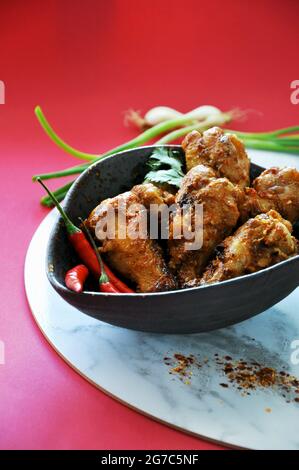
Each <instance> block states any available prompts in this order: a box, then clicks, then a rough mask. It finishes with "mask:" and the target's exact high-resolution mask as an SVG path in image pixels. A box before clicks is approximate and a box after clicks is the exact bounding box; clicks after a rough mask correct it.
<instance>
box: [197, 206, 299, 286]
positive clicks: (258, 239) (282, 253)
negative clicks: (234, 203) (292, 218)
mask: <svg viewBox="0 0 299 470" xmlns="http://www.w3.org/2000/svg"><path fill="white" fill-rule="evenodd" d="M291 231H292V225H291V223H290V222H289V221H287V220H285V219H283V218H282V217H281V216H280V214H278V212H276V211H274V210H270V211H269V212H267V213H266V214H260V215H257V216H256V217H255V218H254V219H249V220H248V221H247V222H246V223H245V224H244V225H242V226H241V227H240V228H239V229H238V230H237V231H236V233H234V234H233V235H232V236H230V237H228V238H226V239H225V240H224V241H223V243H222V244H221V245H220V246H219V247H218V248H217V250H218V255H217V258H216V259H215V260H214V261H212V263H211V264H210V266H208V268H207V269H206V271H205V272H204V274H203V276H202V279H201V281H200V284H201V285H204V284H207V283H213V282H220V281H225V280H226V279H231V278H234V277H238V276H242V275H244V274H249V273H253V272H256V271H259V270H261V269H264V268H266V267H268V266H272V265H273V264H276V263H278V262H279V261H283V260H285V259H287V258H290V257H292V256H295V255H296V254H298V241H297V240H296V238H294V237H293V236H292V235H291Z"/></svg>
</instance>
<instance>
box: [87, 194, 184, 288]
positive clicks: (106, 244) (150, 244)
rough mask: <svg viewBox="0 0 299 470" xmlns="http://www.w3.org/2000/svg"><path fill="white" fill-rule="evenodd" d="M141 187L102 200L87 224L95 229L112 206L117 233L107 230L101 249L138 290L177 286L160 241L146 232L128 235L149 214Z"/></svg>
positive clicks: (109, 261) (117, 270)
mask: <svg viewBox="0 0 299 470" xmlns="http://www.w3.org/2000/svg"><path fill="white" fill-rule="evenodd" d="M147 189H148V188H147ZM139 191H141V188H140V187H139V188H138V190H137V191H136V193H135V192H134V188H133V189H132V191H128V192H126V193H123V194H119V195H118V196H116V197H114V198H110V199H106V200H105V201H102V202H101V204H99V205H98V206H97V207H96V208H95V209H94V210H93V211H92V212H91V214H90V215H89V217H88V219H87V222H86V223H87V226H88V227H89V229H90V230H91V231H93V233H94V231H95V229H96V226H97V224H98V222H100V221H101V219H102V221H103V222H104V217H105V216H106V215H107V213H108V209H113V211H114V213H115V214H116V215H115V235H114V238H112V237H109V236H108V234H106V236H104V237H103V238H102V239H101V241H102V246H101V249H100V251H101V253H103V255H104V256H105V258H106V260H107V262H108V264H109V266H110V267H111V268H112V269H113V270H115V271H116V272H118V273H119V274H121V275H122V276H123V277H124V278H127V279H130V280H131V281H132V282H133V283H135V284H136V290H137V292H159V291H168V290H172V289H175V288H176V282H175V279H174V277H173V275H172V274H171V273H170V271H169V269H168V267H167V265H166V263H165V260H164V258H163V252H162V249H161V247H160V246H159V245H158V243H157V241H156V240H150V239H149V237H148V235H147V233H146V232H145V233H144V237H145V238H144V239H142V238H135V239H134V238H132V237H131V236H129V234H130V233H134V231H136V230H138V228H139V225H138V224H139V220H140V216H144V217H145V219H146V217H147V214H146V212H147V210H146V208H145V207H144V205H143V204H142V202H143V201H142V198H141V197H139V195H138V193H139ZM124 210H125V214H124V217H121V216H120V215H121V211H124ZM142 212H143V214H142ZM103 228H104V229H105V227H103ZM122 232H123V233H125V238H122V236H121V233H122Z"/></svg>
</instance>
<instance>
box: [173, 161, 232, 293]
mask: <svg viewBox="0 0 299 470" xmlns="http://www.w3.org/2000/svg"><path fill="white" fill-rule="evenodd" d="M239 191H240V190H239V189H238V188H237V187H236V186H234V185H233V184H232V183H231V182H230V181H229V180H228V179H226V178H217V176H216V173H215V171H214V170H213V169H212V168H209V167H207V166H204V165H198V166H195V167H193V168H192V169H191V170H190V171H189V172H188V173H187V175H186V176H185V177H184V179H183V182H182V185H181V188H180V190H179V191H178V193H177V195H176V203H177V206H178V215H177V214H176V213H174V215H173V218H172V220H171V222H170V239H169V243H168V248H169V255H170V261H169V267H170V268H171V270H172V271H173V272H175V273H176V275H177V277H178V281H179V284H180V286H181V287H192V286H195V285H197V284H198V282H199V278H200V275H201V274H202V272H203V270H204V268H205V266H206V264H207V262H208V260H209V258H210V257H211V254H212V253H213V250H214V249H215V247H216V245H218V244H219V243H220V242H221V241H222V240H223V238H224V237H226V236H228V235H229V234H230V233H231V232H232V230H233V228H234V227H235V226H236V224H237V221H238V218H239V210H238V198H239ZM195 204H203V244H202V247H201V248H200V249H198V250H188V249H186V242H189V241H190V240H186V239H185V238H184V237H182V238H181V239H174V237H173V232H174V228H175V225H176V224H177V223H181V217H180V212H179V209H181V208H183V207H185V208H186V207H188V208H189V209H190V210H191V211H192V218H191V220H192V230H193V231H194V205H195ZM177 219H178V220H177Z"/></svg>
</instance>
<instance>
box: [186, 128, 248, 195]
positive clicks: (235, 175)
mask: <svg viewBox="0 0 299 470" xmlns="http://www.w3.org/2000/svg"><path fill="white" fill-rule="evenodd" d="M182 147H183V149H184V150H185V154H186V166H187V171H189V170H190V169H191V168H193V167H194V166H196V165H199V164H202V165H208V166H210V167H211V168H213V170H214V171H215V172H216V174H217V176H219V177H226V178H227V179H228V180H229V181H231V182H232V183H234V184H236V185H238V186H239V187H240V188H245V187H246V186H249V182H250V178H249V172H250V160H249V158H248V155H247V153H246V151H245V147H244V145H243V143H242V142H241V141H240V140H239V139H238V137H237V136H235V135H234V134H229V133H225V132H224V131H223V130H222V129H220V128H219V127H212V128H211V129H208V130H207V131H204V132H203V133H202V134H201V133H200V132H198V131H192V132H190V134H188V135H186V137H185V138H184V140H183V142H182Z"/></svg>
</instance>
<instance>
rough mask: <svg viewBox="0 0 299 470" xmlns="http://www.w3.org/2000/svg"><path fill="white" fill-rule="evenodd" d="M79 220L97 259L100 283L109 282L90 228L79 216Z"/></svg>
mask: <svg viewBox="0 0 299 470" xmlns="http://www.w3.org/2000/svg"><path fill="white" fill-rule="evenodd" d="M79 220H80V221H81V223H82V227H83V230H84V233H85V235H87V238H88V240H89V242H90V244H91V246H92V248H93V250H94V252H95V255H96V257H97V260H98V262H99V265H100V268H101V275H100V278H99V281H100V284H106V283H107V282H110V281H109V278H108V276H107V274H106V271H105V267H104V263H103V260H102V257H101V255H100V253H99V250H98V248H97V245H96V244H95V241H94V239H93V238H92V236H91V233H90V230H89V229H88V227H87V225H85V222H84V220H83V219H81V217H79Z"/></svg>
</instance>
